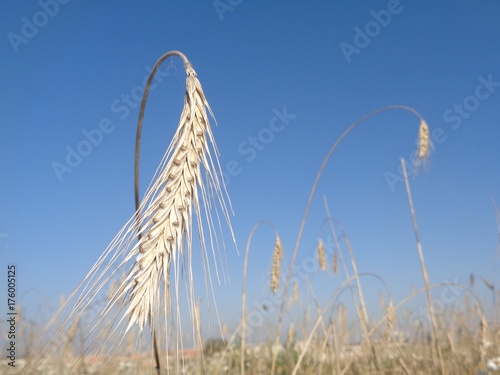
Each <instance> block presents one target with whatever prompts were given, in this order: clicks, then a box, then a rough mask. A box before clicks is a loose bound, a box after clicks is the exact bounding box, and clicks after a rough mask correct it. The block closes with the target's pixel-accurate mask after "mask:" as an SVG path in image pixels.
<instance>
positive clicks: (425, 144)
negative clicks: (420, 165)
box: [418, 118, 430, 160]
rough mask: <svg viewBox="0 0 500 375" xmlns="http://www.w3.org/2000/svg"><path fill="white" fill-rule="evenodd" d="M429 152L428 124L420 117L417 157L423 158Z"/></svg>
mask: <svg viewBox="0 0 500 375" xmlns="http://www.w3.org/2000/svg"><path fill="white" fill-rule="evenodd" d="M429 152H430V137H429V125H427V123H426V122H425V120H424V119H423V118H421V119H420V127H419V128H418V158H419V159H423V160H425V159H426V158H427V157H428V156H429Z"/></svg>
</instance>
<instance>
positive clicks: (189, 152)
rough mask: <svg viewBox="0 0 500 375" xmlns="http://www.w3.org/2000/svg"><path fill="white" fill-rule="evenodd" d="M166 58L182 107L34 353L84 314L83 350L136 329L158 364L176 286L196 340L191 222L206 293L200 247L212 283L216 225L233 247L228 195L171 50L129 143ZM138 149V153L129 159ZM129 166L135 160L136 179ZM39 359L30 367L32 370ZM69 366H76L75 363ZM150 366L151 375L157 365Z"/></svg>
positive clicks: (195, 96) (173, 327) (105, 348)
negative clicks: (126, 208)
mask: <svg viewBox="0 0 500 375" xmlns="http://www.w3.org/2000/svg"><path fill="white" fill-rule="evenodd" d="M171 56H179V57H181V58H182V59H183V62H184V67H185V70H186V93H185V100H184V107H183V110H182V113H181V116H180V121H179V125H178V127H177V130H176V132H175V134H174V136H173V139H172V141H171V143H170V145H169V147H168V149H167V151H166V153H165V155H164V157H163V159H162V161H161V162H160V165H159V167H158V169H157V171H156V173H155V175H154V177H153V181H152V183H151V184H150V186H149V187H148V189H147V191H146V194H145V196H144V199H143V201H142V203H141V204H140V205H138V206H139V209H138V210H137V212H136V214H135V215H134V216H133V217H132V218H131V219H130V220H129V221H128V222H127V223H126V224H125V226H124V227H123V228H122V230H121V231H120V232H119V233H118V234H117V235H116V237H115V238H114V239H113V241H112V242H111V244H110V245H109V246H108V248H107V249H106V250H105V251H104V253H103V254H102V255H101V257H100V258H99V259H98V261H97V263H96V264H95V265H94V266H93V268H92V269H91V270H90V272H89V273H88V275H87V276H86V277H85V279H84V281H83V282H82V283H81V284H80V285H79V287H78V288H77V289H76V290H75V292H74V293H73V294H72V295H71V296H70V298H69V299H68V301H66V303H65V304H64V306H63V307H62V308H61V309H60V310H59V311H58V313H57V314H56V315H55V316H54V318H53V319H52V321H51V322H50V323H49V325H48V326H47V328H46V329H45V331H44V333H43V334H42V338H41V340H44V339H45V338H46V337H47V336H49V337H50V339H49V342H48V343H46V344H45V346H43V344H42V343H37V345H38V346H41V348H40V347H39V349H40V354H42V352H43V350H44V349H45V348H47V347H49V346H50V347H53V346H54V345H55V346H57V345H59V343H60V342H61V338H62V337H64V336H65V335H66V334H67V332H68V329H69V328H70V327H71V325H72V323H73V322H75V321H76V319H78V317H80V316H81V315H85V314H87V315H89V319H90V321H89V325H90V327H91V329H90V330H89V331H87V332H86V333H85V336H84V338H83V343H82V347H83V350H84V352H93V354H94V355H104V354H106V355H112V354H113V353H115V351H116V350H117V348H118V347H119V344H120V343H121V342H122V341H123V340H124V338H125V336H126V334H127V332H129V331H131V330H132V327H137V328H138V329H139V332H140V333H141V334H142V335H144V334H145V333H146V332H148V331H149V334H150V335H151V336H150V337H151V338H152V340H153V345H154V348H155V356H156V357H158V353H157V347H156V346H157V342H156V340H157V339H158V340H159V347H160V349H159V350H160V352H162V357H163V358H166V355H165V352H166V350H167V346H168V345H167V343H168V341H169V335H172V337H173V339H174V347H173V348H172V349H173V350H174V351H175V350H179V349H181V348H182V346H183V343H182V340H183V339H182V336H183V335H182V325H181V300H182V288H181V285H182V284H183V281H184V282H186V290H187V296H186V297H187V302H188V307H189V311H190V317H191V325H192V329H193V338H194V339H195V340H196V339H198V338H199V332H198V333H196V332H195V331H196V327H199V324H198V322H197V315H196V308H195V297H194V283H195V277H194V275H193V271H192V262H193V220H196V223H197V229H198V239H199V247H200V253H201V256H202V263H203V266H204V273H205V275H204V278H205V282H206V284H207V291H208V288H209V286H210V288H211V285H212V278H211V270H210V257H209V250H208V248H211V252H212V254H213V257H214V259H213V263H214V264H215V270H216V274H217V277H219V271H218V267H217V261H216V251H217V250H219V249H220V247H221V245H222V247H223V246H224V242H223V241H222V240H221V238H222V225H221V219H225V221H226V222H227V223H228V226H229V230H230V232H231V235H232V239H233V241H234V235H233V232H232V228H231V223H230V218H229V213H230V208H231V206H230V202H229V197H228V195H227V191H226V188H225V186H224V182H223V181H220V180H219V177H218V176H219V174H220V175H221V172H222V171H221V168H220V164H219V160H218V150H217V147H216V145H215V140H214V136H213V134H212V131H211V128H210V123H209V118H208V114H210V115H212V117H213V113H212V110H211V109H210V106H209V104H208V101H207V99H206V98H205V94H204V92H203V89H202V87H201V84H200V82H199V80H198V78H197V75H196V72H195V71H194V69H193V68H192V66H191V64H190V62H189V61H188V60H187V58H186V57H185V56H184V55H183V54H182V53H180V52H178V51H171V52H169V53H167V54H165V55H163V56H162V57H161V58H160V59H159V60H158V61H157V63H156V64H155V66H154V68H153V70H152V72H151V74H150V76H149V79H148V82H147V84H146V88H145V92H144V97H143V102H142V105H141V112H140V115H139V124H138V137H137V144H139V142H140V136H139V135H140V129H141V126H142V118H143V115H144V110H145V105H146V100H147V96H148V92H149V86H150V85H151V82H152V80H153V77H154V74H155V72H156V71H157V69H158V68H159V66H160V65H161V63H162V62H163V61H165V60H166V59H167V58H169V57H171ZM138 150H139V147H137V148H136V152H137V153H136V156H137V155H138ZM137 163H138V157H136V177H137V176H138V168H137ZM137 187H138V179H137V178H136V188H137ZM136 201H137V195H136ZM203 207H204V210H202V208H203ZM194 217H196V219H194ZM205 232H208V235H206V234H205ZM137 233H138V234H139V235H138V236H137ZM172 271H173V272H172ZM171 281H173V285H174V288H173V289H172V288H171ZM211 289H212V288H211ZM212 293H213V289H212ZM173 296H175V302H173ZM100 297H103V298H104V301H103V303H101V304H100V305H98V306H95V301H96V300H99V299H100ZM146 328H148V330H146ZM115 334H116V336H114V335H115ZM139 341H140V340H138V342H139ZM39 361H40V360H38V361H35V362H34V363H32V364H31V366H32V367H35V368H36V367H37V366H38V365H39ZM73 361H74V362H75V363H76V362H78V358H74V359H73ZM156 365H157V369H158V373H159V368H158V367H159V364H158V363H157V364H156ZM176 366H177V364H176Z"/></svg>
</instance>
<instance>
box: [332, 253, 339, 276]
mask: <svg viewBox="0 0 500 375" xmlns="http://www.w3.org/2000/svg"><path fill="white" fill-rule="evenodd" d="M332 268H333V273H334V274H335V275H336V274H337V273H338V272H339V259H338V256H337V252H334V253H333V267H332Z"/></svg>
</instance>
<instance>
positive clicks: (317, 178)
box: [271, 105, 422, 375]
mask: <svg viewBox="0 0 500 375" xmlns="http://www.w3.org/2000/svg"><path fill="white" fill-rule="evenodd" d="M393 109H402V110H405V111H409V112H411V113H413V114H415V115H416V116H417V117H418V118H419V119H421V120H422V116H421V115H420V114H419V113H418V112H417V111H416V110H414V109H413V108H411V107H407V106H404V105H392V106H387V107H383V108H380V109H377V110H375V111H373V112H371V113H369V114H367V115H365V116H363V117H361V118H360V119H359V120H357V121H356V122H354V123H353V124H351V125H350V126H349V127H348V128H347V129H346V130H345V131H344V132H343V133H342V134H341V136H340V137H339V138H338V139H337V141H336V142H335V143H334V144H333V146H332V147H331V148H330V150H329V151H328V153H327V155H326V157H325V159H324V160H323V163H322V164H321V167H320V168H319V171H318V174H317V175H316V179H315V180H314V184H313V186H312V189H311V192H310V194H309V199H308V200H307V204H306V209H305V211H304V215H303V217H302V222H301V223H300V228H299V233H298V235H297V242H296V243H295V247H294V249H293V254H292V260H291V263H290V268H289V270H288V275H287V278H286V282H285V288H284V291H283V300H282V301H281V307H280V315H279V318H278V331H277V334H276V345H278V344H279V341H280V335H281V326H282V323H283V312H284V309H285V301H286V296H287V293H288V288H289V286H290V279H291V277H292V273H293V267H294V265H295V258H296V257H297V253H298V249H299V245H300V240H301V239H302V233H303V231H304V227H305V224H306V219H307V215H308V214H309V209H310V207H311V202H312V198H313V196H314V193H315V192H316V188H317V186H318V183H319V179H320V177H321V175H322V174H323V170H324V169H325V167H326V164H327V162H328V160H329V159H330V156H331V155H332V153H333V151H335V149H336V148H337V146H338V145H339V143H340V142H341V141H342V140H343V139H344V138H345V137H346V135H347V134H349V133H350V132H351V130H353V129H354V128H355V127H357V126H358V125H359V124H361V123H362V122H363V121H365V120H367V119H369V118H370V117H373V116H375V115H377V114H379V113H381V112H384V111H389V110H393ZM277 358H278V356H277V354H273V362H272V367H271V375H274V373H275V371H276V361H277Z"/></svg>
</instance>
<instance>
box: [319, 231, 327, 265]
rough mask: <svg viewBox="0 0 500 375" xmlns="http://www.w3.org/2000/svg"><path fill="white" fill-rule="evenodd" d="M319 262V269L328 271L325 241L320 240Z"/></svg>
mask: <svg viewBox="0 0 500 375" xmlns="http://www.w3.org/2000/svg"><path fill="white" fill-rule="evenodd" d="M318 262H319V268H320V269H321V271H325V270H326V251H325V244H324V243H323V240H322V239H320V240H319V242H318Z"/></svg>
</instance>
